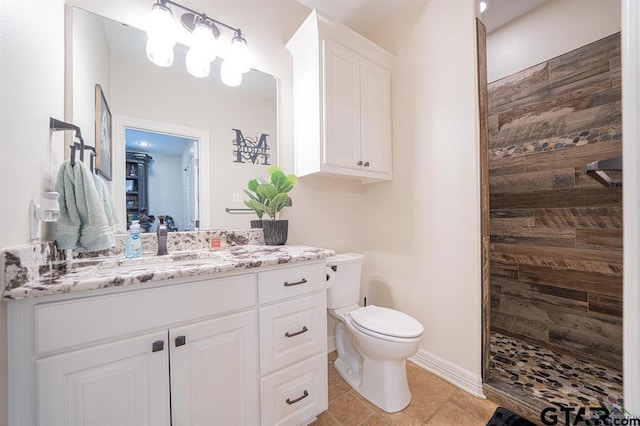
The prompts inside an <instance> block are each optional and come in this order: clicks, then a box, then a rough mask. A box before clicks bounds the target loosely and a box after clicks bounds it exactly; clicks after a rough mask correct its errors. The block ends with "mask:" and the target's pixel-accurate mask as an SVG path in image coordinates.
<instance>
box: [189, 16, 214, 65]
mask: <svg viewBox="0 0 640 426" xmlns="http://www.w3.org/2000/svg"><path fill="white" fill-rule="evenodd" d="M216 47H217V43H216V39H215V37H214V35H213V30H212V29H211V27H210V26H209V25H207V24H205V23H204V22H199V23H198V24H196V27H195V28H194V29H193V32H192V33H191V49H195V50H199V51H203V52H204V53H203V54H206V55H207V56H208V58H209V61H210V62H211V61H213V60H214V59H216V56H217V52H216V50H217V49H216Z"/></svg>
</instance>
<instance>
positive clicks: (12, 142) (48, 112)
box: [0, 0, 64, 425]
mask: <svg viewBox="0 0 640 426" xmlns="http://www.w3.org/2000/svg"><path fill="white" fill-rule="evenodd" d="M28 23H38V24H37V25H28ZM43 23H46V24H43ZM63 72H64V7H63V2H62V0H47V1H36V0H1V1H0V99H1V100H2V101H0V129H2V141H1V142H0V146H1V147H2V148H1V149H2V155H0V200H2V201H1V202H0V205H1V207H0V224H2V229H1V230H0V247H7V246H12V245H16V244H22V243H26V242H28V241H29V222H28V214H27V213H28V211H29V210H28V209H29V201H31V200H38V198H39V194H40V192H42V191H43V190H47V191H50V190H52V189H53V182H54V179H55V173H56V169H55V164H58V162H59V161H61V159H62V152H63V151H62V146H63V141H64V137H63V135H62V134H61V133H59V132H58V133H56V134H54V135H51V133H50V132H49V117H56V118H62V116H63V113H64V99H63V96H64V92H63V87H64V74H63ZM0 280H1V279H0ZM0 284H2V283H1V282H0ZM6 363H7V351H6V304H5V303H2V304H0V425H4V424H6V422H7V419H6V414H5V413H6V412H7V406H6V400H7V389H6V385H7V370H6Z"/></svg>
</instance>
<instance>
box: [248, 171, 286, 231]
mask: <svg viewBox="0 0 640 426" xmlns="http://www.w3.org/2000/svg"><path fill="white" fill-rule="evenodd" d="M267 173H269V180H265V179H263V178H261V177H258V178H256V179H251V180H250V181H249V183H248V185H247V188H248V190H245V191H244V192H245V194H247V196H248V197H249V200H246V201H245V202H244V205H245V206H247V207H249V208H250V209H253V211H255V212H256V214H257V215H258V218H260V220H262V216H264V214H265V213H266V214H267V215H269V217H270V218H271V219H274V220H275V218H276V214H277V213H278V212H279V211H280V210H282V209H283V208H284V207H287V206H291V197H289V192H290V191H291V190H292V189H293V187H294V185H295V184H296V182H297V181H298V178H297V176H296V175H285V174H284V172H283V171H282V170H281V169H280V167H277V166H271V167H269V168H268V169H267Z"/></svg>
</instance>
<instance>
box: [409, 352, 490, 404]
mask: <svg viewBox="0 0 640 426" xmlns="http://www.w3.org/2000/svg"><path fill="white" fill-rule="evenodd" d="M409 361H411V362H413V363H414V364H416V365H417V366H419V367H422V368H424V369H425V370H427V371H429V372H431V373H433V374H435V375H436V376H438V377H440V378H441V379H444V380H446V381H447V382H449V383H451V384H452V385H455V386H457V387H459V388H460V389H462V390H463V391H465V392H468V393H470V394H471V395H473V396H475V397H477V398H482V399H486V398H487V397H486V396H485V395H484V393H483V391H482V378H481V377H480V376H478V375H475V374H473V373H472V372H470V371H469V370H465V369H464V368H462V367H460V366H459V365H457V364H454V363H452V362H450V361H447V360H446V359H443V358H440V357H439V356H437V355H434V354H432V353H431V352H429V351H426V350H424V349H419V350H418V352H416V354H415V355H413V356H412V357H410V358H409Z"/></svg>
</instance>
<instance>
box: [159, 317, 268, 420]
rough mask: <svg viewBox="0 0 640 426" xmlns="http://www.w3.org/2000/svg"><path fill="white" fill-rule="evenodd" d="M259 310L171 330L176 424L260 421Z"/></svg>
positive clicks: (174, 418)
mask: <svg viewBox="0 0 640 426" xmlns="http://www.w3.org/2000/svg"><path fill="white" fill-rule="evenodd" d="M256 323H257V319H256V313H255V312H254V311H251V312H244V313H239V314H234V315H229V316H226V317H222V318H218V319H212V320H209V321H203V322H199V323H196V324H192V325H188V326H184V327H179V328H173V329H171V330H169V336H170V337H169V338H170V341H171V404H172V405H171V407H172V412H173V425H174V426H178V425H252V424H258V422H259V417H260V416H259V403H258V386H259V385H258V346H257V333H256V329H257V324H256Z"/></svg>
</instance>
